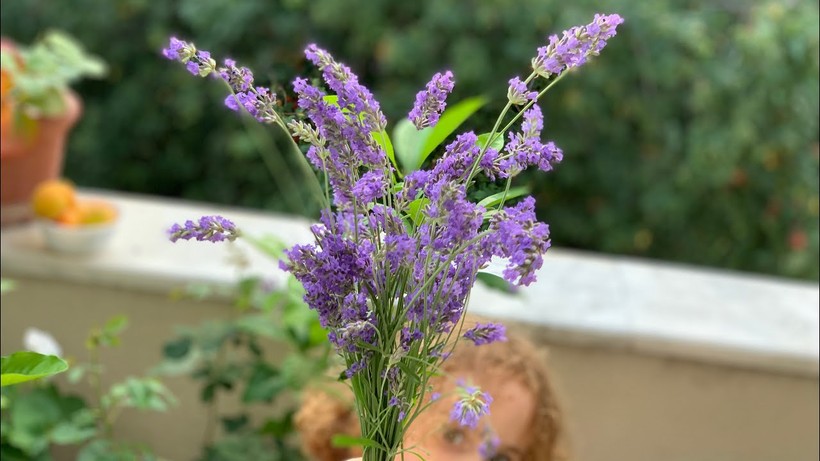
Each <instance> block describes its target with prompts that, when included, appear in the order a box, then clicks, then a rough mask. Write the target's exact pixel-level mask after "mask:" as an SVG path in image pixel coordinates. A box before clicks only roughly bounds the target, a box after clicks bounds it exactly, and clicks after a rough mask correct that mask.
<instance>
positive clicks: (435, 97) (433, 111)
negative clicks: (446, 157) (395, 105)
mask: <svg viewBox="0 0 820 461" xmlns="http://www.w3.org/2000/svg"><path fill="white" fill-rule="evenodd" d="M454 86H455V82H454V81H453V73H452V72H450V71H449V70H448V71H447V72H445V73H444V74H442V73H441V72H438V73H436V75H433V79H432V80H430V82H429V83H428V84H427V88H426V89H424V90H422V91H419V92H418V93H417V94H416V103H415V104H413V110H411V111H410V114H408V116H407V118H409V119H410V121H412V122H413V125H415V126H416V128H417V129H419V130H421V129H423V128H427V127H430V126H435V124H436V123H438V119H439V117H440V116H441V113H442V112H443V111H444V108H445V107H446V106H447V103H446V102H445V101H446V99H447V95H448V94H450V92H452V91H453V87H454Z"/></svg>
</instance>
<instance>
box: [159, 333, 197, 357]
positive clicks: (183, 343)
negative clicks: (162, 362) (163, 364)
mask: <svg viewBox="0 0 820 461" xmlns="http://www.w3.org/2000/svg"><path fill="white" fill-rule="evenodd" d="M192 343H193V341H192V340H191V338H190V337H188V336H184V337H182V338H179V339H177V340H175V341H169V342H167V343H165V345H164V346H163V347H162V355H164V356H165V358H168V359H173V360H181V359H183V358H185V356H186V355H188V352H190V351H191V345H192Z"/></svg>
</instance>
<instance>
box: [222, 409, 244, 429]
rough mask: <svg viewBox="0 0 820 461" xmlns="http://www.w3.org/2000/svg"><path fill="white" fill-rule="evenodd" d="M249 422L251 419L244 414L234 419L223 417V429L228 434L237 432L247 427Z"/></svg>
mask: <svg viewBox="0 0 820 461" xmlns="http://www.w3.org/2000/svg"><path fill="white" fill-rule="evenodd" d="M249 422H250V419H249V418H248V415H246V414H244V413H243V414H241V415H239V416H234V417H230V416H224V417H222V428H223V429H224V430H225V432H228V433H230V432H236V431H238V430H240V429H242V428H243V427H245V426H247V425H248V423H249Z"/></svg>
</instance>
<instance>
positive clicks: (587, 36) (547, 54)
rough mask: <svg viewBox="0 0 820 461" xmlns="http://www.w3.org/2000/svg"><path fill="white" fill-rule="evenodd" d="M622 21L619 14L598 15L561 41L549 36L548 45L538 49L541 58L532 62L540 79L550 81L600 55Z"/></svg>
mask: <svg viewBox="0 0 820 461" xmlns="http://www.w3.org/2000/svg"><path fill="white" fill-rule="evenodd" d="M623 22H624V20H623V18H621V17H620V16H618V15H617V14H610V15H601V14H596V15H595V18H594V19H593V20H592V22H591V23H590V24H588V25H586V26H578V27H573V28H571V29H569V30H566V31H564V32H563V34H562V36H561V38H559V37H558V36H557V35H552V36H550V37H549V44H548V45H547V46H542V47H540V48H538V55H537V56H536V57H535V58H533V59H532V68H533V70H534V71H535V73H536V74H538V75H540V76H541V77H544V78H549V77H550V76H551V75H559V74H561V73H562V72H564V70H566V69H570V68H573V67H579V66H581V65H583V64H584V63H586V62H587V61H588V60H589V58H590V57H592V56H597V55H598V53H600V52H601V50H602V49H603V48H604V47H605V46H606V42H607V40H609V39H610V38H612V37H614V36H615V33H616V29H617V27H618V25H620V24H622V23H623Z"/></svg>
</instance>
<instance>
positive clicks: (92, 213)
mask: <svg viewBox="0 0 820 461" xmlns="http://www.w3.org/2000/svg"><path fill="white" fill-rule="evenodd" d="M78 208H79V210H80V224H105V223H110V222H112V221H114V220H115V219H117V209H116V208H114V206H112V205H111V204H110V203H107V202H103V201H100V200H96V201H88V202H83V203H81V204H80V206H79V207H78Z"/></svg>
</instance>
